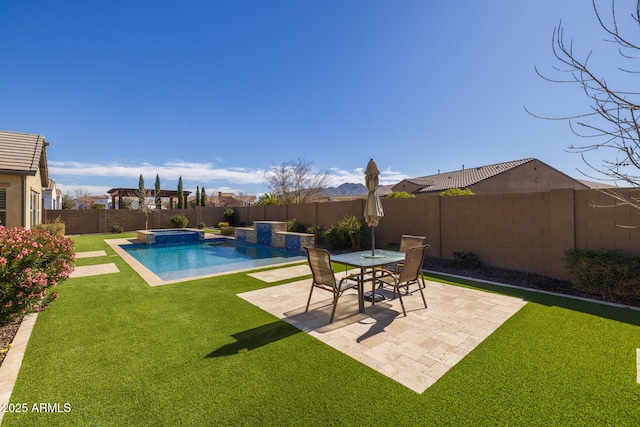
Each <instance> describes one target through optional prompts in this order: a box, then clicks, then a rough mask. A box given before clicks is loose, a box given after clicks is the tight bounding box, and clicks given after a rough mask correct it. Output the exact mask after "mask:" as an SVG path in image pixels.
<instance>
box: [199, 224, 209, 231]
mask: <svg viewBox="0 0 640 427" xmlns="http://www.w3.org/2000/svg"><path fill="white" fill-rule="evenodd" d="M198 228H199V229H200V230H202V229H204V228H207V224H205V223H204V222H199V223H198Z"/></svg>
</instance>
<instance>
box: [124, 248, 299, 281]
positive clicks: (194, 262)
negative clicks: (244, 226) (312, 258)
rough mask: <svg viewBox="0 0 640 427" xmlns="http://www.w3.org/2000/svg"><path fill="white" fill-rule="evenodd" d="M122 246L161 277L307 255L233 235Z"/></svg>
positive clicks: (200, 273) (186, 275)
mask: <svg viewBox="0 0 640 427" xmlns="http://www.w3.org/2000/svg"><path fill="white" fill-rule="evenodd" d="M121 247H122V249H124V250H125V251H127V252H128V253H129V255H131V256H132V257H134V258H135V259H136V260H138V261H139V262H140V263H142V265H144V266H145V267H147V268H148V269H149V270H151V271H152V272H153V273H154V274H155V275H156V276H158V277H159V278H160V279H162V280H177V279H186V278H189V277H197V276H206V275H210V274H215V273H223V272H227V271H235V270H243V269H248V268H254V267H264V266H268V265H273V264H279V263H283V262H294V261H303V260H305V259H306V257H305V256H304V254H301V253H297V252H290V251H285V250H282V249H278V248H272V247H269V246H258V245H253V244H251V243H244V242H237V241H235V240H230V239H208V240H201V241H199V242H197V243H181V244H174V245H158V244H155V245H146V244H133V245H123V246H121Z"/></svg>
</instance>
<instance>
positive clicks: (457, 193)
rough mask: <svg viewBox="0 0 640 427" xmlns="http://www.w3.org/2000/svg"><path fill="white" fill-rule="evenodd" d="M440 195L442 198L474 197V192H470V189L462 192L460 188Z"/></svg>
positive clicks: (451, 189)
mask: <svg viewBox="0 0 640 427" xmlns="http://www.w3.org/2000/svg"><path fill="white" fill-rule="evenodd" d="M440 195H441V196H473V191H471V190H469V189H468V188H465V189H464V190H461V189H459V188H450V189H448V190H445V191H443V192H442V193H440Z"/></svg>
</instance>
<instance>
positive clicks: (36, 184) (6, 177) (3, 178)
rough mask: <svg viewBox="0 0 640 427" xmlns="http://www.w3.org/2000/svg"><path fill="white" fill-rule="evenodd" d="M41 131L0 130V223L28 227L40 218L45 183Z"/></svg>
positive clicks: (40, 219)
mask: <svg viewBox="0 0 640 427" xmlns="http://www.w3.org/2000/svg"><path fill="white" fill-rule="evenodd" d="M47 145H49V144H48V143H47V142H45V138H44V136H42V135H32V134H27V133H18V132H8V131H0V223H1V224H2V225H4V226H6V227H19V226H23V227H25V228H31V227H33V226H34V225H36V224H39V223H40V222H42V198H43V194H44V191H43V190H44V189H46V188H47V186H48V183H49V173H48V168H47V150H46V147H47Z"/></svg>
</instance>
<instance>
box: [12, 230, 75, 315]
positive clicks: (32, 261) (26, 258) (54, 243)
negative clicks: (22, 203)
mask: <svg viewBox="0 0 640 427" xmlns="http://www.w3.org/2000/svg"><path fill="white" fill-rule="evenodd" d="M74 261H75V254H74V252H73V241H72V240H70V239H67V238H64V237H60V236H53V235H52V234H50V233H49V232H48V231H46V230H37V229H33V230H27V229H25V228H23V227H16V228H11V229H8V228H6V227H2V226H0V323H6V322H9V321H11V320H13V319H16V318H18V317H22V316H24V315H26V314H28V313H30V312H33V311H40V310H43V309H44V308H46V306H47V305H48V304H49V302H51V301H52V300H54V299H56V298H57V297H58V293H57V292H49V290H50V289H51V288H53V287H54V286H56V285H57V284H58V283H60V282H61V281H63V280H64V279H66V278H68V277H69V274H71V272H72V271H73V263H74Z"/></svg>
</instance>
